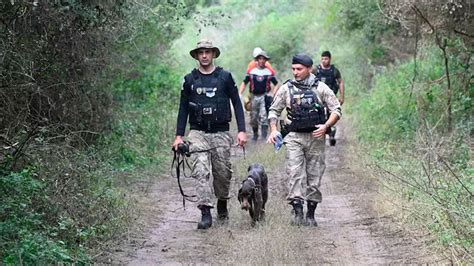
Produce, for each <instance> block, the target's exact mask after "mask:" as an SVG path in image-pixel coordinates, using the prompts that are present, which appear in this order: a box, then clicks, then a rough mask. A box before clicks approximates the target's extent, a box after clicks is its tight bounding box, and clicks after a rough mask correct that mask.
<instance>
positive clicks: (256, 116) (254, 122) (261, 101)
mask: <svg viewBox="0 0 474 266" xmlns="http://www.w3.org/2000/svg"><path fill="white" fill-rule="evenodd" d="M251 97H252V98H251V102H252V112H251V113H250V125H251V126H252V128H258V125H259V123H260V125H261V126H268V120H267V110H265V94H263V95H254V94H252V96H251Z"/></svg>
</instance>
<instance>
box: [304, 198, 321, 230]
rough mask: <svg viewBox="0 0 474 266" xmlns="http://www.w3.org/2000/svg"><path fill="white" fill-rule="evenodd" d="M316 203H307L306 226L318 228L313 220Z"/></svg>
mask: <svg viewBox="0 0 474 266" xmlns="http://www.w3.org/2000/svg"><path fill="white" fill-rule="evenodd" d="M316 206H318V203H317V202H316V201H308V212H307V213H306V225H309V226H318V223H317V222H316V220H315V219H314V211H315V210H316Z"/></svg>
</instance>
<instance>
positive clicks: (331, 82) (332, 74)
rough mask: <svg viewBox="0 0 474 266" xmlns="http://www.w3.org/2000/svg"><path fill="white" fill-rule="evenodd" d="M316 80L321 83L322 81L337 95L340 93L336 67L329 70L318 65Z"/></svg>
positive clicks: (332, 66)
mask: <svg viewBox="0 0 474 266" xmlns="http://www.w3.org/2000/svg"><path fill="white" fill-rule="evenodd" d="M316 78H317V79H318V80H319V81H322V82H324V83H326V85H328V87H329V88H330V89H331V90H332V91H333V92H334V94H337V92H338V91H339V86H338V84H337V80H336V68H335V67H334V65H331V66H330V67H329V68H328V69H324V68H322V67H321V65H318V67H317V70H316Z"/></svg>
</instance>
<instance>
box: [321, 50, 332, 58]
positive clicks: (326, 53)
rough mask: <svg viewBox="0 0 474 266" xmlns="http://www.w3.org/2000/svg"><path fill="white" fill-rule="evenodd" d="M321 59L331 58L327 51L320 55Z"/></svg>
mask: <svg viewBox="0 0 474 266" xmlns="http://www.w3.org/2000/svg"><path fill="white" fill-rule="evenodd" d="M321 57H329V58H331V52H329V51H324V52H323V53H322V54H321Z"/></svg>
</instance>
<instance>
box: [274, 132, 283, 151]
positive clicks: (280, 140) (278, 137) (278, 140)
mask: <svg viewBox="0 0 474 266" xmlns="http://www.w3.org/2000/svg"><path fill="white" fill-rule="evenodd" d="M275 139H276V140H275V144H274V145H273V146H274V148H275V152H278V151H279V150H280V149H281V147H282V146H283V136H282V135H281V133H280V132H278V133H277V135H276V136H275Z"/></svg>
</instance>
